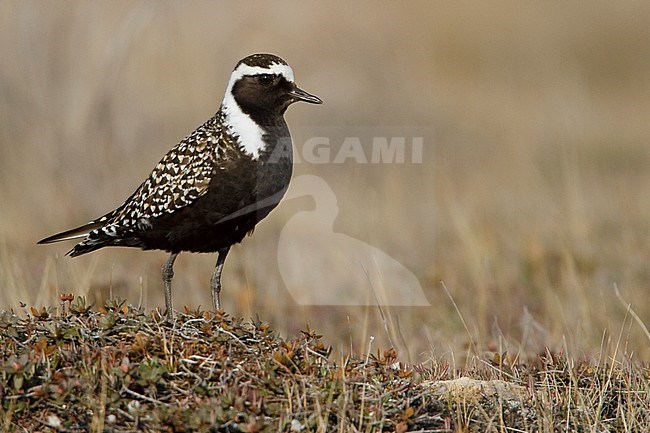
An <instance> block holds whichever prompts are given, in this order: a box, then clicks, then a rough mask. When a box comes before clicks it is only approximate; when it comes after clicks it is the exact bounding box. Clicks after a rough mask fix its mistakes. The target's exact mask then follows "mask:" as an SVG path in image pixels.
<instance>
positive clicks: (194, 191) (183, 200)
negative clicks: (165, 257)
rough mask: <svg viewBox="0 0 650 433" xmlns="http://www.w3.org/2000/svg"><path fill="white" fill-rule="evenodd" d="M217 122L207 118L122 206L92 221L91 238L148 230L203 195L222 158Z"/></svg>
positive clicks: (118, 235)
mask: <svg viewBox="0 0 650 433" xmlns="http://www.w3.org/2000/svg"><path fill="white" fill-rule="evenodd" d="M218 125H220V122H216V119H214V118H213V119H211V120H210V121H208V122H206V124H204V125H203V126H201V127H200V128H198V129H197V130H196V131H194V132H193V133H192V134H191V135H190V136H188V137H187V138H185V139H184V140H183V141H181V142H180V143H179V144H178V145H176V146H175V147H173V148H172V149H171V150H170V151H169V152H168V153H167V154H166V155H165V156H164V157H163V158H162V159H161V160H160V162H159V163H158V164H157V165H156V167H155V168H154V169H153V171H152V172H151V174H150V175H149V177H148V178H147V179H146V180H145V181H144V182H143V183H142V184H141V185H140V186H139V187H138V189H136V191H135V192H134V193H133V194H132V195H131V197H129V198H128V199H127V200H126V201H125V202H124V204H123V205H122V206H120V207H119V208H117V209H116V210H114V211H113V212H110V213H108V214H106V215H104V216H103V217H101V218H99V219H98V220H96V221H95V222H96V223H102V227H99V228H97V229H96V230H93V231H92V232H90V233H89V236H88V238H87V240H86V241H84V242H83V243H85V242H88V241H90V242H92V240H93V238H98V237H103V236H102V235H104V236H109V237H124V236H128V234H129V233H130V232H135V231H146V230H148V229H151V228H152V227H153V226H152V220H153V219H155V218H157V217H160V216H162V215H164V214H168V213H173V212H175V211H177V210H179V209H180V208H182V207H185V206H187V205H189V204H191V203H193V202H195V201H196V200H197V199H198V198H199V197H201V196H202V195H204V194H205V193H207V191H208V186H209V184H210V180H211V178H212V175H213V171H214V168H215V164H216V161H217V160H218V159H219V158H222V157H223V156H224V155H223V153H224V150H223V148H222V147H223V144H222V139H223V137H222V131H221V127H219V126H218Z"/></svg>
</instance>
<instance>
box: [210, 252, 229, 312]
mask: <svg viewBox="0 0 650 433" xmlns="http://www.w3.org/2000/svg"><path fill="white" fill-rule="evenodd" d="M228 251H230V247H227V248H223V249H221V250H219V257H218V258H217V265H216V266H215V267H214V272H213V273H212V278H211V279H210V290H212V306H213V307H214V311H219V308H221V302H219V292H221V271H223V264H224V263H225V262H226V256H227V255H228Z"/></svg>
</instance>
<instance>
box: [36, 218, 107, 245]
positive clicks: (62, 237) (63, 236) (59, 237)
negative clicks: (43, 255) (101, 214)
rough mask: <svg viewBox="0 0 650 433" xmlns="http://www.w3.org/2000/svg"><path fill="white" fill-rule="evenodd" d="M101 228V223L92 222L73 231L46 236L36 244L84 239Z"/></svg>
mask: <svg viewBox="0 0 650 433" xmlns="http://www.w3.org/2000/svg"><path fill="white" fill-rule="evenodd" d="M101 226H102V223H100V222H99V221H92V222H89V223H87V224H84V225H82V226H79V227H75V228H73V229H70V230H66V231H64V232H61V233H57V234H55V235H52V236H48V237H46V238H45V239H41V240H40V241H38V243H39V244H51V243H53V242H62V241H67V240H70V239H79V238H85V237H86V236H88V234H89V233H90V232H91V231H92V230H95V229H96V228H98V227H101Z"/></svg>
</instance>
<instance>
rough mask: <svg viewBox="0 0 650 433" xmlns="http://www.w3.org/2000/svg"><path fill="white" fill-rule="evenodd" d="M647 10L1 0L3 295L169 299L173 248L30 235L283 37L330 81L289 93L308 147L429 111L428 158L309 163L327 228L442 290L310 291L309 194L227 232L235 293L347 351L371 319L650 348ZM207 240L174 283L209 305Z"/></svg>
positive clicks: (228, 297) (623, 350)
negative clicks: (318, 139) (351, 297)
mask: <svg viewBox="0 0 650 433" xmlns="http://www.w3.org/2000/svg"><path fill="white" fill-rule="evenodd" d="M648 9H649V6H648V5H646V4H638V3H637V4H632V3H630V4H614V3H612V4H598V5H590V6H589V7H586V6H585V7H580V5H578V4H563V5H556V4H545V3H542V4H536V5H530V4H529V5H522V4H520V3H518V2H509V1H503V2H498V3H491V4H490V5H478V4H474V5H472V6H471V7H467V5H464V6H461V5H452V4H445V5H442V4H431V3H428V2H417V3H416V2H414V3H409V5H408V6H405V5H402V4H394V5H390V4H385V5H382V8H377V7H376V5H375V4H374V3H369V2H367V3H358V4H355V5H347V10H346V11H345V13H343V12H342V11H341V10H340V8H338V7H332V6H331V5H325V4H308V5H295V4H293V3H292V4H291V7H280V6H279V5H278V4H268V5H267V4H262V3H251V4H248V5H245V6H240V5H237V6H235V3H227V4H223V3H220V4H216V3H211V2H195V3H192V5H191V6H187V5H185V4H181V3H164V4H161V3H150V2H128V1H125V2H119V3H110V4H104V3H85V2H67V3H65V4H54V3H46V4H43V3H39V2H31V1H3V2H1V3H0V29H1V30H0V36H1V37H0V56H1V58H2V59H3V66H2V68H0V182H1V184H2V188H0V203H2V205H1V207H0V287H1V289H2V290H0V306H2V307H4V308H18V305H19V302H20V301H23V302H26V303H28V304H30V305H32V304H33V305H53V304H54V303H55V302H57V301H56V300H57V296H58V294H59V293H61V292H74V293H75V294H77V295H87V296H88V297H90V298H91V299H97V300H98V302H100V303H101V302H103V300H104V299H106V298H108V297H109V295H110V294H111V293H112V294H113V295H114V296H120V297H123V298H127V299H128V300H129V302H130V303H133V304H138V303H140V302H141V305H142V306H144V307H147V308H153V307H156V306H159V305H162V302H163V301H162V289H161V282H160V277H159V268H160V266H161V265H162V263H163V262H164V259H165V258H164V254H163V253H151V252H150V253H142V252H139V251H129V250H110V251H101V252H97V253H94V254H91V255H89V256H85V257H82V258H79V259H75V260H70V259H68V258H64V257H62V255H63V253H64V252H65V251H67V249H68V248H69V247H70V246H69V245H61V246H55V247H37V246H36V245H35V242H36V241H37V240H38V239H40V238H42V237H44V236H45V235H48V234H50V233H52V232H55V231H57V230H61V229H65V228H68V227H69V226H72V225H75V224H78V223H81V222H84V221H86V220H88V219H89V218H92V217H95V216H97V215H100V214H102V213H103V212H105V211H108V210H110V209H112V208H113V207H114V206H116V205H118V204H119V203H120V202H121V200H123V199H124V198H125V197H127V196H128V194H130V193H131V192H132V190H133V189H134V188H135V187H136V186H137V185H138V183H139V182H140V181H141V180H142V179H143V178H144V177H145V176H146V175H147V174H148V172H149V170H150V169H151V168H152V167H153V165H154V164H155V163H156V162H157V160H158V158H159V157H160V156H161V155H162V154H163V153H164V152H166V151H167V149H168V148H169V147H170V146H171V145H172V144H174V143H176V142H177V141H178V140H179V139H180V138H182V137H183V135H184V134H186V133H187V132H189V131H191V130H192V129H193V128H194V127H195V126H197V125H198V124H200V123H201V122H202V121H203V120H205V119H206V118H207V117H208V116H210V115H211V114H212V113H213V112H214V111H215V110H216V109H217V106H218V103H219V101H220V98H221V95H222V92H223V89H224V87H225V84H226V80H227V77H228V74H229V72H230V70H231V68H232V67H233V65H234V63H235V62H236V61H237V60H238V59H239V58H241V57H243V56H244V55H247V54H249V53H251V52H259V51H269V52H275V53H277V54H279V55H281V56H283V57H285V58H286V59H287V60H288V61H289V62H290V63H291V64H292V65H293V66H294V69H295V70H296V75H297V79H298V81H299V83H300V84H301V86H303V87H304V88H305V89H307V90H309V91H312V92H314V93H315V94H317V95H319V96H320V97H322V98H323V99H324V100H325V105H324V106H322V107H318V108H313V107H292V109H291V111H290V112H289V113H288V121H289V123H290V125H291V126H292V129H293V131H294V140H295V143H296V144H297V146H298V149H300V146H301V144H302V143H304V141H305V140H306V139H307V138H309V137H310V136H311V135H312V134H313V132H312V131H314V130H319V128H320V129H326V130H330V131H334V133H333V134H336V135H337V136H346V135H355V134H358V133H359V126H363V127H368V126H371V127H372V126H377V127H379V128H383V130H391V128H394V127H395V128H404V127H414V128H415V129H414V130H415V131H432V130H433V131H434V133H433V134H431V133H427V135H426V136H425V146H426V147H425V152H424V162H423V164H402V165H400V164H392V165H381V166H379V165H370V164H368V165H360V164H354V163H347V164H338V165H334V164H327V165H312V164H307V163H303V164H300V165H299V166H298V167H297V169H296V171H297V174H300V173H312V174H317V175H319V176H322V177H323V178H324V179H326V180H327V181H328V182H329V184H330V186H331V187H332V189H333V190H334V191H335V193H336V197H337V200H338V206H339V209H340V212H339V215H338V218H337V220H336V223H335V226H334V228H335V229H336V230H337V231H338V232H341V233H346V234H348V235H350V236H353V237H356V238H358V239H361V240H363V241H364V242H366V243H369V244H371V245H374V246H377V247H378V248H380V249H382V250H383V251H385V252H387V253H388V254H390V255H391V256H392V257H394V258H396V259H397V260H399V261H400V262H401V263H403V264H404V265H406V266H407V267H408V268H409V269H411V270H412V271H413V272H414V273H415V274H416V275H417V276H418V278H419V279H420V281H421V282H422V284H423V287H424V290H425V293H426V295H427V297H428V299H429V301H430V302H431V304H432V307H428V308H397V307H394V308H384V309H383V310H382V311H380V310H379V309H378V308H377V307H373V306H369V307H342V306H335V307H313V306H301V305H297V304H296V303H295V302H294V301H293V299H292V298H291V297H290V295H289V293H287V291H286V290H285V289H284V287H283V286H282V280H281V278H280V275H279V272H278V269H277V261H276V256H275V254H276V246H277V241H278V235H279V232H280V231H281V229H282V228H283V227H284V224H285V223H286V221H287V220H288V219H289V218H290V217H291V216H292V215H294V214H295V213H296V212H298V211H300V210H304V209H310V206H312V204H310V203H309V200H307V199H305V200H298V201H294V202H287V203H285V204H283V205H282V206H281V207H280V208H279V209H278V210H277V211H275V212H274V214H273V215H272V216H271V217H270V219H268V220H267V221H265V222H263V223H262V224H261V225H260V227H259V228H258V230H257V231H256V233H255V235H254V236H253V237H252V238H249V239H246V240H245V242H244V244H243V246H242V247H238V248H235V249H234V251H233V253H232V256H231V257H230V258H229V260H228V262H227V264H226V270H225V282H224V283H225V292H224V294H223V299H224V302H225V308H226V310H227V311H228V312H230V313H231V314H233V315H234V316H238V317H252V316H253V315H255V314H258V315H259V316H260V317H263V318H264V320H267V321H269V323H271V324H272V326H273V328H274V329H276V330H278V332H280V333H282V334H284V335H296V334H297V332H298V330H299V329H301V328H302V327H304V324H305V323H310V324H311V325H312V326H314V327H315V328H317V329H319V330H320V332H323V333H324V334H325V335H326V336H327V341H328V342H329V344H332V345H333V347H334V350H335V352H336V353H341V354H345V353H349V352H355V353H362V352H364V351H365V350H366V349H367V344H368V341H369V338H370V336H373V337H374V339H375V340H374V346H373V349H374V347H388V346H389V345H394V346H395V347H396V349H397V351H398V353H399V356H400V358H401V359H404V360H411V361H412V362H425V361H426V360H427V359H428V358H431V357H435V359H446V360H448V361H449V362H450V363H451V364H452V365H453V366H454V367H458V368H461V367H464V366H466V365H470V364H471V363H472V360H473V359H475V357H476V356H479V357H482V356H483V354H484V353H485V352H488V353H490V354H492V353H504V352H507V354H508V356H509V357H511V358H512V359H513V360H517V361H526V360H529V359H537V356H538V354H540V353H544V351H545V348H546V347H549V348H550V350H551V351H553V352H558V351H563V353H564V354H565V356H567V359H568V360H570V361H569V362H574V361H571V360H577V359H582V358H585V359H589V360H590V362H591V363H593V364H594V365H596V366H601V367H602V366H604V365H605V364H610V365H611V364H612V363H614V362H617V363H620V362H624V360H625V359H631V360H632V361H636V360H646V361H647V360H648V359H649V357H650V349H649V347H650V344H648V343H649V338H648V335H647V330H645V328H644V326H643V324H644V323H646V324H647V323H648V322H649V321H650V303H648V302H647V294H648V287H649V286H650V272H649V271H648V269H650V268H649V267H648V257H650V242H649V241H648V239H650V236H649V235H650V219H649V218H648V216H649V215H650V201H648V199H647V196H648V186H649V185H650V170H648V169H647V168H648V163H650V151H649V150H648V149H649V148H648V142H649V140H650V124H649V123H648V121H647V120H648V119H647V114H648V112H650V78H649V77H650V51H648V50H647V41H648V40H650V34H649V33H650V22H649V20H648V17H649V16H650V14H649V13H648V12H650V11H649V10H648ZM362 130H363V131H365V132H364V134H366V135H368V134H371V133H372V129H368V128H365V129H362ZM369 131H370V132H369ZM334 147H336V145H334ZM296 241H297V242H299V241H300V239H297V240H296ZM304 248H305V254H312V253H315V252H314V251H309V250H307V247H306V246H305V247H304ZM327 253H328V254H332V255H336V254H340V253H341V252H339V251H336V250H335V249H332V250H329V251H327ZM214 260H215V258H214V257H208V256H189V255H184V256H181V258H180V259H179V261H178V262H177V269H176V271H177V272H176V279H175V282H174V283H175V292H174V293H175V300H176V303H177V304H180V305H182V304H188V305H190V306H191V308H196V307H197V306H198V305H209V293H208V290H207V282H208V279H209V275H210V273H211V269H212V266H213V261H214ZM297 266H299V264H297ZM308 272H313V273H316V274H322V275H324V276H332V275H334V276H336V275H337V273H339V272H342V271H341V270H339V269H309V270H308ZM441 282H444V286H443V284H442V283H441ZM616 285H617V286H618V288H619V289H620V292H621V296H620V297H619V296H617V294H616V291H615V286H616ZM305 290H327V287H318V288H317V287H306V288H305ZM360 290H367V288H360ZM181 294H182V295H181ZM628 304H629V308H628ZM633 313H634V314H633ZM490 356H491V355H490Z"/></svg>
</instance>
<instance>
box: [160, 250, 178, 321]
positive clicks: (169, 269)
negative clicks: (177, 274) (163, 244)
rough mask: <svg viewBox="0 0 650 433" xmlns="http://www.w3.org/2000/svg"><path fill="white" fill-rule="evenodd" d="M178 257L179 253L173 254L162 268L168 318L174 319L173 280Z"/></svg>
mask: <svg viewBox="0 0 650 433" xmlns="http://www.w3.org/2000/svg"><path fill="white" fill-rule="evenodd" d="M176 257H178V253H173V254H172V255H171V256H169V258H168V259H167V262H166V263H165V266H163V268H162V278H163V283H164V284H165V309H166V310H167V318H168V319H173V318H174V310H173V309H172V278H174V261H175V260H176Z"/></svg>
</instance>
